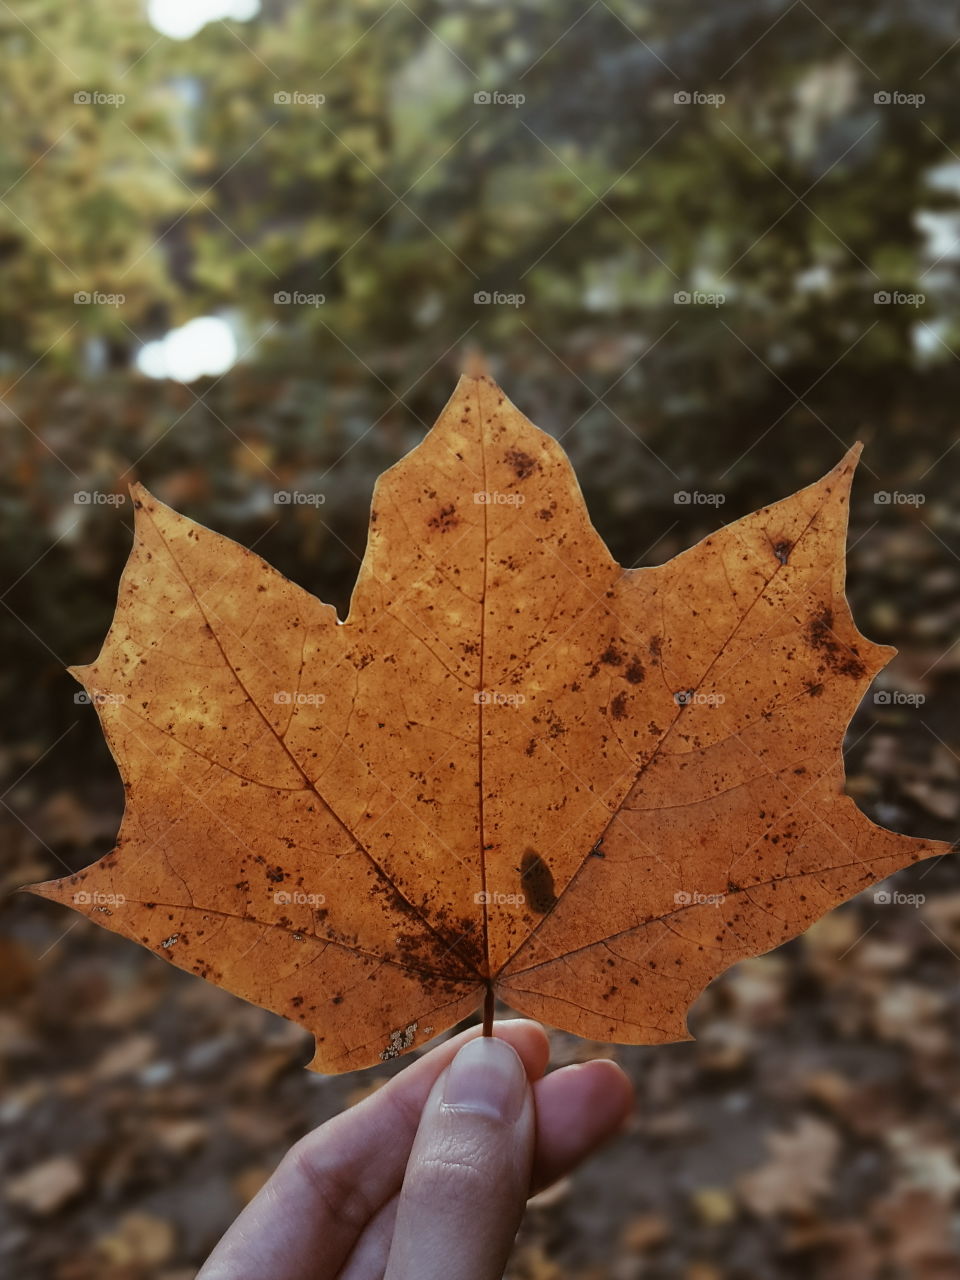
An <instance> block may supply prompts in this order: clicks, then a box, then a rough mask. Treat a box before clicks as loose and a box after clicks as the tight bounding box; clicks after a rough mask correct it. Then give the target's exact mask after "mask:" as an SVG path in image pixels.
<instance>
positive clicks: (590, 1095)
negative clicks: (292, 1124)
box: [197, 1019, 633, 1280]
mask: <svg viewBox="0 0 960 1280" xmlns="http://www.w3.org/2000/svg"><path fill="white" fill-rule="evenodd" d="M479 1033H480V1028H479V1027H474V1028H472V1029H471V1030H470V1031H466V1032H464V1033H463V1034H462V1035H459V1036H457V1037H455V1038H454V1039H452V1040H449V1041H447V1042H446V1043H445V1044H442V1045H440V1046H439V1047H438V1048H436V1049H434V1050H432V1051H431V1052H430V1053H428V1054H426V1055H425V1056H424V1057H422V1058H420V1059H419V1060H418V1061H416V1062H414V1063H412V1064H411V1066H409V1067H407V1069H406V1070H405V1071H402V1072H401V1073H400V1074H399V1075H397V1076H395V1077H394V1078H393V1079H392V1080H391V1081H390V1082H389V1083H388V1084H386V1085H385V1086H384V1087H383V1088H382V1089H380V1090H378V1091H377V1092H376V1093H375V1094H372V1095H371V1096H370V1097H368V1098H365V1099H364V1101H363V1102H361V1103H359V1104H358V1105H357V1106H355V1107H352V1108H351V1109H350V1110H349V1111H346V1112H344V1113H343V1114H342V1115H339V1116H337V1117H335V1118H334V1119H333V1120H330V1121H328V1122H327V1123H326V1124H324V1125H321V1127H320V1128H319V1129H315V1130H314V1131H313V1132H312V1133H309V1134H307V1136H306V1137H305V1138H302V1139H301V1140H300V1141H299V1142H298V1143H297V1144H296V1145H295V1146H294V1147H292V1148H291V1150H290V1151H289V1152H288V1153H287V1155H286V1156H285V1157H284V1159H283V1160H282V1161H281V1163H280V1165H279V1166H278V1168H277V1170H276V1172H275V1173H274V1175H273V1177H272V1178H271V1179H270V1180H269V1182H267V1183H266V1185H265V1186H264V1187H263V1188H262V1190H261V1191H260V1192H259V1193H258V1194H257V1195H256V1196H255V1198H254V1199H253V1200H252V1201H251V1202H250V1204H249V1205H248V1206H247V1207H246V1209H245V1210H244V1211H243V1213H241V1215H240V1216H239V1218H237V1220H236V1222H235V1223H234V1224H233V1226H232V1227H231V1228H230V1229H229V1231H228V1232H227V1234H226V1235H225V1236H224V1237H223V1239H222V1240H221V1241H220V1243H219V1244H218V1245H217V1247H216V1249H215V1250H214V1251H213V1253H212V1255H211V1256H210V1258H209V1260H208V1261H207V1263H206V1265H205V1266H204V1267H203V1268H202V1270H201V1271H200V1274H199V1276H198V1277H197V1280H264V1278H265V1277H270V1280H333V1278H334V1277H338V1280H384V1278H385V1280H500V1277H501V1276H502V1274H503V1269H504V1266H505V1265H506V1262H507V1258H508V1257H509V1254H510V1250H511V1247H512V1245H513V1241H514V1237H515V1235H516V1232H517V1228H518V1227H519V1225H520V1220H521V1218H522V1216H523V1211H524V1207H525V1205H526V1201H527V1198H528V1197H529V1196H530V1195H532V1194H534V1193H535V1192H537V1191H540V1190H542V1189H543V1188H544V1187H547V1186H549V1185H550V1184H551V1183H552V1182H555V1181H556V1180H557V1179H558V1178H562V1177H563V1176H564V1175H565V1174H567V1173H569V1172H570V1170H572V1169H573V1168H575V1167H576V1166H577V1165H578V1164H579V1163H580V1162H581V1161H582V1160H584V1159H585V1158H586V1157H587V1156H588V1155H589V1154H590V1153H591V1152H592V1151H594V1150H595V1149H596V1148H597V1147H598V1146H599V1145H600V1144H601V1143H602V1142H604V1141H605V1140H606V1139H607V1138H609V1137H610V1136H611V1135H613V1134H614V1133H616V1132H617V1130H618V1129H619V1128H620V1127H621V1126H622V1124H623V1122H624V1120H625V1119H626V1117H627V1116H628V1114H629V1112H630V1109H631V1107H632V1101H633V1097H632V1089H631V1086H630V1082H629V1081H628V1079H627V1077H626V1076H625V1075H624V1073H623V1072H622V1071H621V1070H620V1068H619V1067H618V1066H617V1065H616V1064H615V1063H613V1062H609V1061H605V1060H598V1061H594V1062H588V1063H583V1064H578V1065H576V1066H569V1067H563V1068H561V1069H560V1070H558V1071H554V1072H551V1074H550V1075H549V1076H545V1075H544V1071H545V1070H546V1066H547V1061H548V1058H549V1043H548V1041H547V1037H546V1035H545V1033H544V1031H543V1029H542V1027H540V1026H538V1025H537V1024H536V1023H535V1022H528V1021H526V1020H523V1019H518V1020H515V1021H505V1022H498V1023H496V1024H495V1027H494V1037H493V1039H492V1040H491V1039H482V1038H479ZM455 1059H456V1062H455V1063H454V1060H455ZM451 1064H453V1065H451Z"/></svg>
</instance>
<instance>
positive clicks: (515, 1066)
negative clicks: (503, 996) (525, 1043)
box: [443, 1036, 527, 1124]
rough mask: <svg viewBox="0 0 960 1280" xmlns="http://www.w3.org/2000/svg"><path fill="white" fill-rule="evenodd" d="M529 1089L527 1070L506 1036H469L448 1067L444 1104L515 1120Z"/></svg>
mask: <svg viewBox="0 0 960 1280" xmlns="http://www.w3.org/2000/svg"><path fill="white" fill-rule="evenodd" d="M526 1092H527V1073H526V1071H524V1069H523V1063H522V1062H521V1061H520V1058H519V1057H518V1056H517V1054H516V1052H515V1051H514V1050H513V1049H512V1048H511V1047H510V1045H508V1044H507V1042H506V1041H505V1040H498V1039H497V1038H496V1037H495V1036H479V1037H478V1038H477V1039H476V1040H468V1041H467V1043H466V1044H465V1045H464V1046H463V1048H462V1049H461V1050H460V1052H459V1053H458V1054H457V1056H456V1057H455V1058H454V1060H453V1061H452V1062H451V1063H450V1066H449V1067H448V1068H447V1075H446V1079H445V1081H444V1085H443V1105H444V1106H445V1107H453V1108H455V1109H456V1110H457V1111H473V1112H476V1113H477V1114H478V1115H485V1116H490V1117H491V1118H492V1119H494V1120H505V1121H506V1122H507V1123H509V1124H512V1123H513V1121H514V1120H516V1119H517V1117H518V1116H519V1115H520V1111H521V1108H522V1107H523V1100H524V1097H525V1096H526Z"/></svg>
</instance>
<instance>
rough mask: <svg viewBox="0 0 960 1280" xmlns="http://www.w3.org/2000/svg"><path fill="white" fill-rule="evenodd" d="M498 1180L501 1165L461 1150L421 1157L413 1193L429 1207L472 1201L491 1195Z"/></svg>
mask: <svg viewBox="0 0 960 1280" xmlns="http://www.w3.org/2000/svg"><path fill="white" fill-rule="evenodd" d="M496 1178H497V1162H495V1161H490V1160H488V1159H485V1158H484V1157H483V1153H482V1152H481V1151H479V1150H478V1149H476V1148H474V1147H458V1148H457V1149H447V1150H439V1151H430V1152H427V1153H425V1154H424V1155H423V1156H421V1157H420V1159H419V1160H418V1161H417V1166H416V1173H415V1177H414V1178H413V1179H412V1182H413V1187H412V1188H411V1189H412V1190H414V1191H415V1193H416V1195H417V1197H418V1198H422V1199H423V1200H424V1201H425V1202H426V1203H428V1204H436V1203H438V1202H444V1201H446V1202H449V1201H451V1200H454V1201H459V1200H461V1199H463V1200H472V1199H473V1198H474V1197H475V1196H477V1195H479V1194H481V1193H485V1192H488V1191H489V1189H490V1185H491V1183H492V1182H494V1181H495V1180H496Z"/></svg>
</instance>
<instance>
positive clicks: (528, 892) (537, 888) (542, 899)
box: [520, 849, 557, 916]
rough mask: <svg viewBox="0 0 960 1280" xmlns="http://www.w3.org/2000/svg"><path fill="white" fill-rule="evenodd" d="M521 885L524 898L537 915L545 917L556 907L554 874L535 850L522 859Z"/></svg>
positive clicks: (529, 851)
mask: <svg viewBox="0 0 960 1280" xmlns="http://www.w3.org/2000/svg"><path fill="white" fill-rule="evenodd" d="M520 884H521V888H522V890H523V894H524V897H525V898H526V900H527V902H529V904H530V906H531V907H532V908H533V909H534V911H536V913H537V915H541V916H545V915H546V914H547V912H548V911H552V910H553V908H554V906H556V902H557V896H556V894H555V893H554V891H553V872H552V871H551V870H550V868H549V867H548V866H547V864H546V863H545V862H544V860H543V858H541V857H540V855H539V853H537V852H536V851H535V850H534V849H528V850H527V851H526V853H524V855H523V858H522V859H521V862H520Z"/></svg>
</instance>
